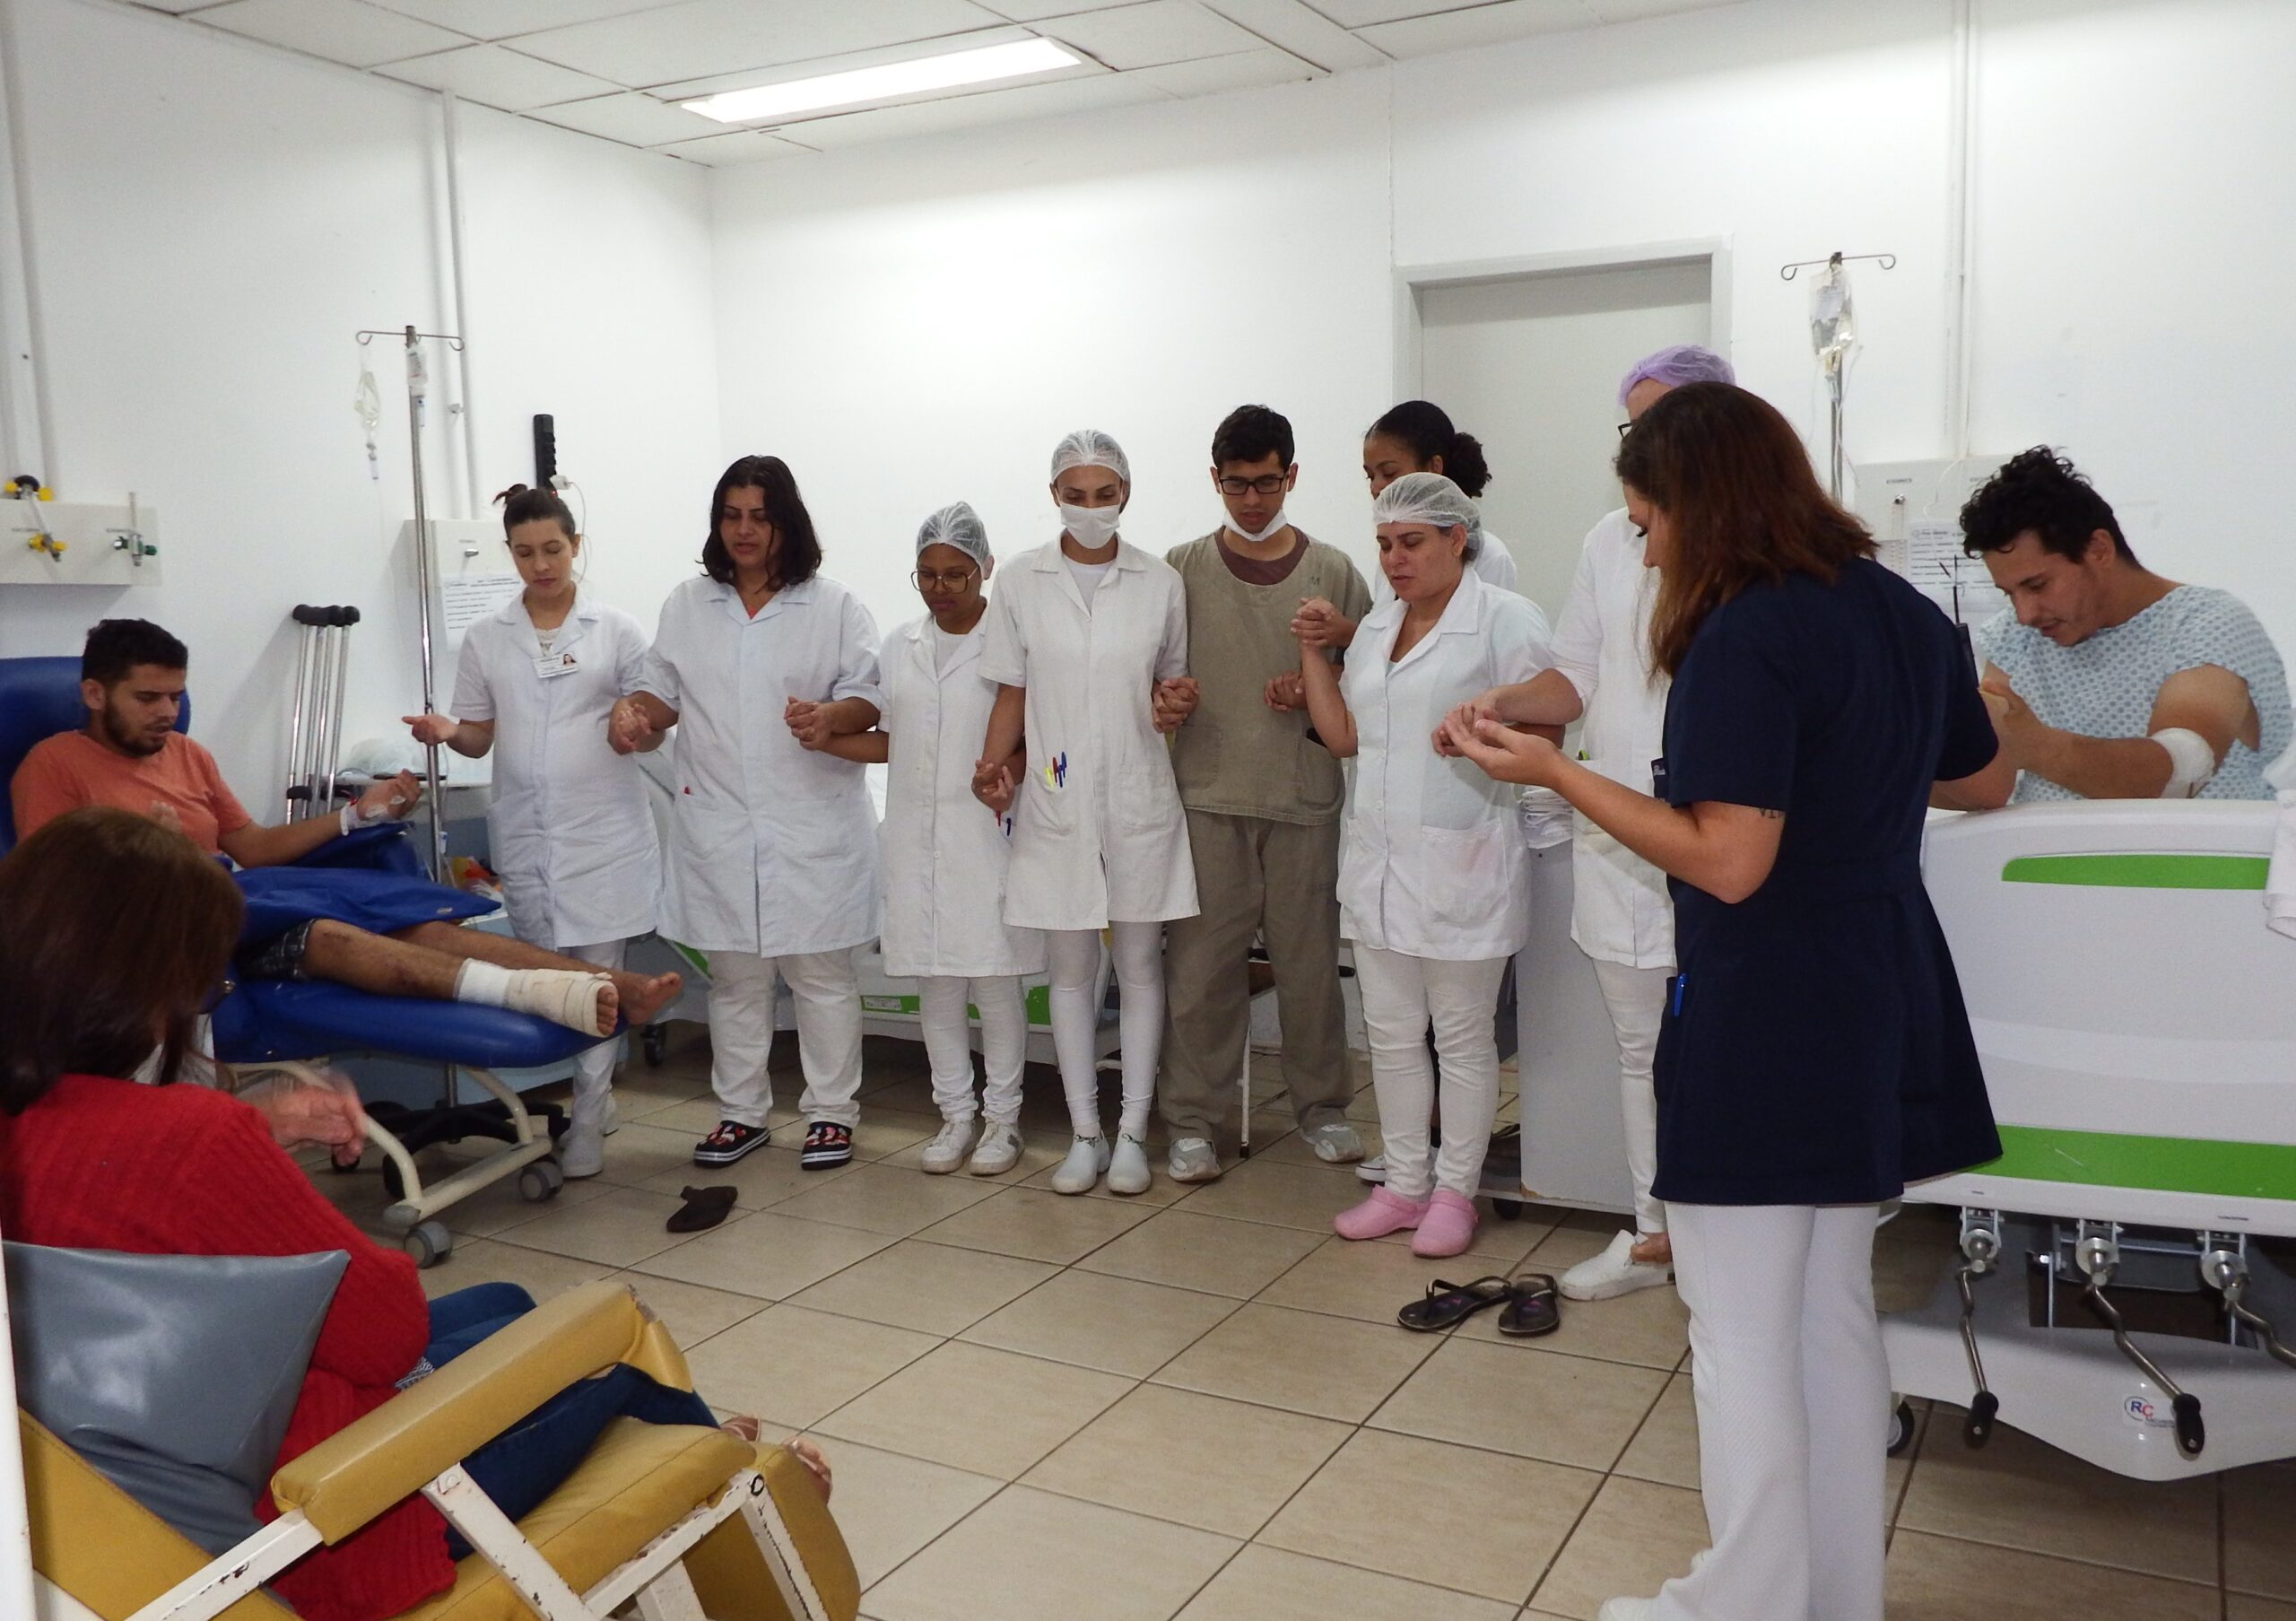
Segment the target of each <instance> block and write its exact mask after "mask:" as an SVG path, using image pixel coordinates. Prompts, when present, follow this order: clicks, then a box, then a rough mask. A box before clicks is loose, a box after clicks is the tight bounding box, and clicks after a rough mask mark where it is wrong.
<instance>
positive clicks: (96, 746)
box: [8, 732, 255, 856]
mask: <svg viewBox="0 0 2296 1621" xmlns="http://www.w3.org/2000/svg"><path fill="white" fill-rule="evenodd" d="M8 789H9V794H10V796H11V797H12V799H13V804H14V807H15V813H16V837H18V838H19V839H24V838H29V837H30V836H31V834H32V833H33V832H35V831H36V830H37V829H38V828H39V827H40V826H41V825H42V824H45V823H48V822H53V821H55V820H56V818H57V817H58V816H60V815H63V814H64V813H65V811H74V810H78V809H80V808H81V807H82V806H88V805H109V806H113V807H114V808H116V809H118V810H124V811H134V812H135V813H136V815H144V816H148V815H151V814H152V808H153V807H154V806H161V805H164V806H167V807H168V808H169V809H170V810H172V811H174V812H175V814H176V817H177V819H178V821H180V822H181V823H182V824H183V831H184V832H186V833H187V834H189V835H190V837H191V840H192V841H193V842H194V843H196V844H197V845H198V846H199V848H200V849H202V850H205V851H206V852H207V853H208V854H209V855H211V856H213V855H221V854H222V838H223V835H224V834H226V833H234V832H239V829H241V828H243V827H246V826H248V824H251V823H253V822H254V820H255V818H254V817H252V816H250V815H248V813H247V811H246V810H245V808H244V807H242V806H240V804H239V799H238V797H236V796H234V795H233V794H232V792H231V790H230V789H228V788H226V787H224V786H223V774H222V772H221V771H217V770H216V769H215V756H214V755H213V754H209V753H208V752H207V751H206V750H205V749H204V748H202V747H200V746H199V745H197V744H196V743H194V742H193V741H192V740H191V739H190V738H188V737H187V736H184V735H183V734H182V733H180V732H170V733H169V734H168V741H167V745H166V746H165V747H163V748H161V750H160V752H159V753H158V754H144V755H141V756H138V755H132V754H120V753H118V752H117V751H116V750H113V749H109V748H106V747H105V746H104V745H102V744H100V743H98V742H97V741H96V740H95V739H94V738H93V737H91V736H88V734H87V733H85V732H59V733H57V735H56V736H53V737H50V738H48V739H47V740H46V741H44V742H42V743H39V744H38V745H34V747H33V749H32V751H31V753H30V754H26V755H25V756H24V763H23V764H22V765H20V766H18V767H17V768H16V777H15V780H14V781H13V782H11V783H10V784H9V785H8Z"/></svg>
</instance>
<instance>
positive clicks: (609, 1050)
mask: <svg viewBox="0 0 2296 1621" xmlns="http://www.w3.org/2000/svg"><path fill="white" fill-rule="evenodd" d="M629 949H630V942H629V941H627V940H607V941H604V942H603V943H601V944H599V945H596V946H559V947H558V948H557V950H558V954H559V955H561V956H562V957H574V958H577V959H578V960H579V961H581V962H584V963H590V964H591V965H592V966H594V967H597V968H603V969H604V970H605V971H606V972H609V973H618V972H621V970H622V961H623V958H624V956H625V955H626V954H627V953H628V951H629ZM621 1058H622V1038H621V1037H620V1036H618V1035H617V1036H611V1037H609V1038H608V1039H606V1040H605V1041H600V1042H599V1043H598V1044H597V1045H596V1046H595V1047H585V1048H584V1049H582V1050H581V1051H579V1052H578V1053H576V1054H575V1055H574V1110H573V1121H574V1124H576V1125H578V1126H596V1127H598V1128H599V1129H604V1126H605V1122H606V1110H607V1106H608V1105H609V1104H610V1103H611V1102H613V1068H614V1065H615V1064H616V1063H617V1062H619V1061H620V1060H621Z"/></svg>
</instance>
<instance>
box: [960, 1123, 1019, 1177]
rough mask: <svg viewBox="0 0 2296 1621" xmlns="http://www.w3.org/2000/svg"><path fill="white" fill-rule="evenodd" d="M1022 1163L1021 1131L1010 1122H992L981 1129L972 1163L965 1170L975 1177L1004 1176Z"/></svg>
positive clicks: (973, 1152)
mask: <svg viewBox="0 0 2296 1621" xmlns="http://www.w3.org/2000/svg"><path fill="white" fill-rule="evenodd" d="M1019 1163H1021V1129H1020V1128H1019V1127H1018V1126H1015V1125H1013V1123H1012V1122H1011V1121H1010V1120H1005V1121H998V1120H991V1121H989V1122H988V1124H987V1125H986V1126H983V1127H982V1128H981V1129H980V1141H979V1142H978V1143H977V1144H975V1145H974V1146H973V1151H972V1163H971V1164H970V1165H968V1166H966V1167H965V1169H966V1170H968V1171H970V1172H972V1173H973V1174H974V1175H975V1176H1002V1175H1004V1174H1005V1172H1007V1171H1010V1170H1011V1169H1012V1168H1013V1166H1015V1165H1017V1164H1019Z"/></svg>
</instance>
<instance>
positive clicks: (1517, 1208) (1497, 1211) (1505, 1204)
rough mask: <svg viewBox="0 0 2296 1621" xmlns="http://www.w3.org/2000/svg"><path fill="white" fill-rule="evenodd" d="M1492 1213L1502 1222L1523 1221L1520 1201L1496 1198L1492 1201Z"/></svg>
mask: <svg viewBox="0 0 2296 1621" xmlns="http://www.w3.org/2000/svg"><path fill="white" fill-rule="evenodd" d="M1491 1213H1492V1215H1493V1216H1497V1217H1498V1218H1499V1219H1500V1221H1502V1222H1513V1221H1520V1220H1522V1219H1523V1206H1522V1202H1521V1201H1520V1200H1518V1199H1511V1198H1494V1199H1492V1201H1491Z"/></svg>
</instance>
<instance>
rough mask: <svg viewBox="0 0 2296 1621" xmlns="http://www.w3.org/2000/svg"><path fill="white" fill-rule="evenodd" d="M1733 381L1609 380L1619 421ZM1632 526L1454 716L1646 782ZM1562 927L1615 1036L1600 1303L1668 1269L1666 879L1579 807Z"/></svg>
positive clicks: (1644, 590) (1721, 369) (1687, 362)
mask: <svg viewBox="0 0 2296 1621" xmlns="http://www.w3.org/2000/svg"><path fill="white" fill-rule="evenodd" d="M1735 380H1736V379H1735V376H1734V374H1733V373H1732V371H1731V369H1730V362H1728V361H1726V360H1724V359H1723V358H1722V357H1721V356H1720V355H1718V354H1717V353H1714V352H1713V351H1712V350H1711V349H1704V348H1700V347H1699V346H1698V345H1697V344H1677V345H1674V346H1673V347H1671V348H1666V349H1661V350H1659V351H1658V352H1657V353H1655V354H1648V355H1645V356H1644V357H1643V358H1642V359H1641V360H1639V361H1637V362H1635V363H1634V365H1633V366H1632V367H1631V369H1630V370H1628V372H1627V374H1626V378H1625V380H1624V381H1622V383H1620V385H1619V404H1620V405H1621V406H1622V408H1623V409H1624V410H1625V412H1626V417H1627V421H1628V422H1630V423H1632V422H1635V421H1638V420H1639V419H1640V417H1641V415H1642V414H1643V413H1644V412H1645V411H1648V409H1649V408H1650V406H1651V405H1652V404H1653V403H1655V402H1656V401H1657V400H1658V399H1659V398H1660V397H1663V396H1664V395H1665V394H1666V393H1667V392H1668V391H1669V390H1671V389H1673V388H1677V387H1679V386H1680V385H1682V384H1683V383H1696V382H1716V383H1727V382H1733V381H1735ZM1642 558H1643V540H1642V534H1641V531H1640V530H1639V529H1637V528H1636V527H1634V526H1633V525H1632V524H1631V523H1630V522H1629V521H1628V520H1627V516H1626V509H1625V508H1623V507H1622V508H1620V509H1619V510H1616V511H1614V512H1612V513H1610V514H1608V515H1607V516H1605V518H1604V519H1602V521H1601V522H1599V523H1597V524H1596V526H1595V527H1594V528H1593V529H1591V530H1589V531H1588V532H1587V544H1586V546H1585V548H1584V549H1583V550H1581V551H1580V553H1579V554H1578V572H1577V574H1576V575H1575V576H1573V578H1572V580H1571V582H1570V596H1569V597H1567V598H1566V599H1565V600H1564V602H1563V605H1562V615H1561V620H1560V621H1559V622H1558V623H1557V624H1556V626H1555V632H1554V668H1553V669H1552V670H1548V671H1545V672H1544V673H1542V674H1541V675H1537V676H1535V678H1533V679H1532V680H1531V681H1530V682H1529V683H1527V684H1525V685H1522V686H1515V687H1502V688H1499V689H1497V690H1495V691H1492V692H1490V693H1484V694H1483V696H1482V697H1481V698H1479V699H1477V700H1476V701H1475V702H1474V705H1473V706H1471V708H1470V709H1469V710H1467V711H1466V712H1465V714H1463V715H1462V716H1461V718H1460V719H1461V723H1462V724H1463V725H1464V726H1466V727H1468V728H1472V726H1473V723H1474V720H1475V719H1478V718H1479V717H1480V716H1483V715H1488V716H1491V717H1492V718H1494V719H1500V720H1504V721H1509V722H1512V723H1515V724H1518V725H1528V724H1539V725H1547V726H1568V725H1569V724H1570V723H1571V722H1572V721H1574V720H1578V719H1580V718H1581V717H1582V716H1583V717H1584V718H1585V720H1586V726H1585V728H1584V729H1583V730H1582V731H1581V732H1580V734H1579V749H1580V751H1581V754H1582V757H1583V760H1584V763H1585V764H1586V765H1587V768H1588V769H1589V770H1590V771H1596V772H1597V773H1599V774H1601V775H1602V776H1605V777H1608V778H1609V779H1610V780H1612V781H1613V782H1622V783H1624V784H1625V785H1626V786H1627V787H1629V788H1631V789H1634V790H1635V791H1636V792H1637V793H1642V794H1648V793H1650V792H1652V788H1651V777H1650V763H1651V762H1652V761H1654V760H1656V759H1657V757H1658V756H1659V755H1660V754H1662V753H1664V752H1665V750H1664V747H1663V745H1662V743H1661V736H1662V734H1663V733H1664V731H1665V720H1666V688H1667V684H1668V683H1667V680H1666V677H1665V675H1664V674H1663V673H1661V672H1659V671H1657V670H1656V669H1654V668H1653V667H1652V666H1651V662H1650V611H1651V608H1652V607H1653V606H1654V605H1655V604H1656V603H1657V599H1658V574H1657V570H1655V569H1649V568H1645V567H1644V566H1643V562H1642ZM1570 893H1571V906H1570V937H1571V938H1572V939H1573V940H1575V941H1576V942H1577V943H1578V949H1579V950H1581V951H1583V952H1585V953H1586V954H1587V957H1588V958H1589V959H1590V960H1591V961H1592V962H1593V963H1594V965H1595V978H1596V981H1597V983H1599V984H1600V985H1601V986H1602V990H1603V1002H1604V1004H1605V1007H1608V1009H1609V1010H1610V1015H1611V1028H1612V1030H1613V1032H1614V1033H1616V1035H1617V1038H1618V1068H1619V1099H1620V1103H1621V1106H1622V1111H1623V1112H1624V1115H1625V1120H1626V1160H1627V1170H1628V1172H1629V1174H1630V1175H1631V1177H1632V1178H1633V1181H1634V1226H1633V1227H1632V1228H1631V1230H1628V1231H1624V1232H1621V1233H1617V1234H1616V1235H1614V1236H1613V1238H1612V1240H1611V1242H1610V1244H1609V1246H1608V1247H1607V1248H1605V1250H1604V1251H1602V1252H1601V1253H1600V1254H1596V1255H1591V1256H1589V1257H1587V1259H1585V1260H1582V1261H1580V1262H1579V1263H1578V1265H1577V1266H1575V1267H1573V1268H1570V1270H1569V1271H1568V1272H1565V1273H1564V1274H1563V1275H1562V1278H1561V1283H1560V1284H1559V1285H1558V1287H1559V1288H1560V1289H1561V1292H1562V1294H1565V1295H1567V1296H1569V1297H1570V1299H1572V1300H1609V1299H1612V1298H1613V1297H1615V1296H1617V1295H1621V1294H1631V1293H1632V1292H1634V1291H1635V1290H1637V1289H1648V1288H1655V1287H1657V1286H1658V1285H1663V1284H1665V1282H1666V1281H1667V1280H1668V1279H1669V1278H1670V1277H1672V1276H1673V1269H1672V1268H1673V1265H1674V1245H1673V1243H1672V1242H1671V1241H1670V1240H1669V1239H1668V1238H1667V1236H1666V1207H1665V1203H1664V1202H1663V1201H1662V1200H1660V1199H1658V1198H1655V1197H1653V1196H1652V1194H1651V1191H1650V1185H1651V1181H1652V1179H1653V1178H1654V1177H1656V1175H1657V1170H1658V1100H1657V1094H1656V1093H1655V1092H1654V1091H1653V1089H1652V1085H1651V1078H1650V1075H1651V1068H1652V1064H1653V1060H1654V1059H1656V1057H1657V1050H1658V1026H1659V1024H1660V1023H1661V1022H1662V1019H1663V1016H1664V1015H1665V1007H1666V980H1668V978H1670V977H1671V976H1672V975H1673V973H1674V901H1673V899H1672V897H1670V896H1669V895H1668V894H1667V893H1666V877H1665V874H1664V873H1662V872H1660V871H1659V870H1658V869H1657V867H1653V866H1652V865H1651V864H1650V863H1649V862H1648V861H1645V860H1644V859H1643V858H1641V857H1639V856H1638V855H1636V854H1635V853H1634V852H1633V851H1632V850H1629V849H1627V848H1626V846H1624V845H1623V844H1621V843H1620V842H1619V841H1617V840H1616V839H1614V838H1613V837H1611V835H1610V834H1608V833H1606V832H1604V831H1603V830H1602V829H1601V828H1599V827H1597V826H1596V825H1595V824H1593V823H1592V822H1589V821H1587V818H1585V817H1584V816H1579V817H1578V818H1577V820H1576V831H1575V834H1574V843H1573V845H1572V848H1571V892H1570Z"/></svg>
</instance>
